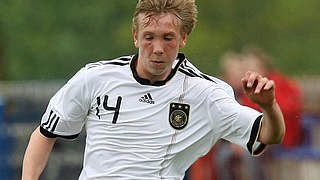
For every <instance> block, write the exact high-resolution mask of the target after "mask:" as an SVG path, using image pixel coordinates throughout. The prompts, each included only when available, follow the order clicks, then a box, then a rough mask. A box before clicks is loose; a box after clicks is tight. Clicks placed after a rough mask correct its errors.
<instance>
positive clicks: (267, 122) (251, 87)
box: [241, 71, 285, 144]
mask: <svg viewBox="0 0 320 180" xmlns="http://www.w3.org/2000/svg"><path fill="white" fill-rule="evenodd" d="M241 81H242V86H243V89H244V91H245V93H246V95H247V96H248V98H249V99H250V100H251V101H252V102H254V103H256V104H258V105H259V106H260V108H261V109H262V112H263V119H262V126H261V129H260V133H259V137H258V140H259V141H260V142H262V143H264V144H278V143H281V141H282V140H283V137H284V134H285V124H284V119H283V115H282V112H281V110H280V107H279V105H278V103H277V102H276V99H275V84H274V82H273V81H272V80H269V79H267V78H265V77H262V76H261V75H259V74H258V73H256V72H251V71H248V72H247V73H246V75H245V76H244V77H243V78H242V80H241Z"/></svg>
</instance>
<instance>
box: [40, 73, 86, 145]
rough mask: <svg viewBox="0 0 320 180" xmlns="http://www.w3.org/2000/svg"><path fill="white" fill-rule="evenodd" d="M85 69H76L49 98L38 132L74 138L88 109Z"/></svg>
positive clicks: (47, 135)
mask: <svg viewBox="0 0 320 180" xmlns="http://www.w3.org/2000/svg"><path fill="white" fill-rule="evenodd" d="M87 99H88V92H87V87H86V69H85V68H82V69H81V70H80V71H78V72H77V73H76V74H75V75H74V76H73V77H72V78H71V79H70V80H69V81H68V82H67V83H66V84H65V85H64V86H63V87H62V88H61V89H60V90H59V91H58V92H57V93H56V94H55V95H54V96H53V97H52V98H51V100H50V102H49V105H48V107H47V109H46V112H45V113H44V114H43V116H42V119H41V125H40V132H41V133H42V134H43V135H44V136H46V137H49V138H54V137H64V138H68V139H74V138H76V137H77V136H78V135H79V133H80V132H81V130H82V127H83V125H84V123H85V120H86V116H87V114H88V111H89V105H90V103H89V101H88V100H87Z"/></svg>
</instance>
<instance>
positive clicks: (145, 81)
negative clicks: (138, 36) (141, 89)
mask: <svg viewBox="0 0 320 180" xmlns="http://www.w3.org/2000/svg"><path fill="white" fill-rule="evenodd" d="M138 56H139V54H136V55H134V56H133V58H132V60H131V63H130V68H131V71H132V74H133V77H134V78H135V80H136V81H137V82H138V83H140V84H142V85H150V86H162V85H165V84H166V83H167V82H168V81H169V80H170V79H171V78H172V77H173V76H174V75H175V74H176V72H177V70H178V68H179V67H180V65H181V64H182V62H183V61H184V60H185V56H184V54H182V53H179V54H178V56H177V59H178V63H177V64H176V66H175V67H174V68H173V70H172V71H171V72H170V74H169V76H168V77H167V78H166V79H165V80H163V81H155V82H154V83H151V82H150V80H148V79H144V78H141V77H139V75H138V73H137V70H136V65H135V64H136V63H135V62H136V61H137V60H138Z"/></svg>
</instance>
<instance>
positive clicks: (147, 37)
mask: <svg viewBox="0 0 320 180" xmlns="http://www.w3.org/2000/svg"><path fill="white" fill-rule="evenodd" d="M144 38H145V39H146V40H148V41H150V40H152V39H153V37H152V36H150V35H147V36H144Z"/></svg>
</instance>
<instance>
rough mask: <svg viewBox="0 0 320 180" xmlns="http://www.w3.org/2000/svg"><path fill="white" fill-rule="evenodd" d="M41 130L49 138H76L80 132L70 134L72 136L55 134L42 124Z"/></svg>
mask: <svg viewBox="0 0 320 180" xmlns="http://www.w3.org/2000/svg"><path fill="white" fill-rule="evenodd" d="M40 132H41V134H42V135H44V136H45V137H47V138H57V137H61V138H64V139H76V138H77V137H78V136H79V134H80V133H79V134H75V135H70V136H61V135H56V134H53V133H51V132H49V131H48V130H46V129H45V128H43V127H42V126H40Z"/></svg>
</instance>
